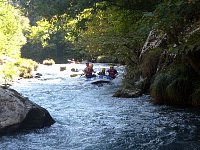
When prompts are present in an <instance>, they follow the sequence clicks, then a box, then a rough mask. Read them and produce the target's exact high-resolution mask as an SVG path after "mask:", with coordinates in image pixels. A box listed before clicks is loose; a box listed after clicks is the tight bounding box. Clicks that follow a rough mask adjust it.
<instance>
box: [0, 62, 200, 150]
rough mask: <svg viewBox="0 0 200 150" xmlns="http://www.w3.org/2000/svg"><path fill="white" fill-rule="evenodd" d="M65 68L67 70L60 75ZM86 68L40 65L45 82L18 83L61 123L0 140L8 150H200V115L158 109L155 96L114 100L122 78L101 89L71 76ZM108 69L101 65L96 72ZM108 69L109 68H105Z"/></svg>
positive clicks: (0, 143) (165, 107)
mask: <svg viewBox="0 0 200 150" xmlns="http://www.w3.org/2000/svg"><path fill="white" fill-rule="evenodd" d="M60 66H67V70H66V71H63V72H60V70H59V68H60ZM73 67H75V68H78V69H80V70H81V69H83V68H84V65H54V66H40V68H39V70H38V72H40V73H42V74H43V76H42V78H40V79H28V80H22V81H20V82H19V83H16V84H14V86H13V87H12V88H14V89H16V90H17V91H18V92H20V93H22V95H24V96H26V97H29V99H30V100H32V101H34V102H36V103H37V104H39V105H41V106H42V107H44V108H46V109H47V110H48V111H49V112H50V114H51V116H52V117H53V118H54V119H55V120H56V123H55V124H54V125H52V126H51V127H49V128H44V129H38V130H34V131H26V132H22V133H18V134H15V135H9V136H8V135H7V136H2V137H0V149H5V150H7V149H8V150H27V149H30V150H40V149H41V150H142V149H149V150H150V149H153V150H154V149H161V150H162V149H178V150H179V149H180V150H181V149H192V150H194V149H200V116H199V111H197V110H191V109H184V108H173V107H168V106H158V105H154V104H153V103H152V102H151V101H150V98H149V96H143V97H140V98H132V99H125V98H114V97H112V95H113V93H114V92H115V91H116V90H117V88H118V87H119V86H120V84H121V76H122V75H121V74H122V72H123V67H118V68H117V69H118V71H119V74H120V75H119V77H118V78H117V79H116V80H115V81H113V82H112V83H111V84H104V85H101V86H97V85H92V84H90V83H89V82H85V81H84V80H83V79H82V78H80V76H77V77H73V78H72V77H70V74H71V72H70V69H71V68H73ZM102 67H103V66H102V65H100V64H95V70H100V69H101V68H102ZM104 67H107V66H104Z"/></svg>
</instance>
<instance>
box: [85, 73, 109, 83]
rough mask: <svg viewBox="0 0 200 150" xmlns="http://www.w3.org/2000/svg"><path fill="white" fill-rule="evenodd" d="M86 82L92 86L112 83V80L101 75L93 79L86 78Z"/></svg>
mask: <svg viewBox="0 0 200 150" xmlns="http://www.w3.org/2000/svg"><path fill="white" fill-rule="evenodd" d="M85 81H86V82H89V83H91V84H101V83H110V82H111V81H112V79H111V78H110V77H109V76H101V75H100V76H96V77H92V78H86V79H85Z"/></svg>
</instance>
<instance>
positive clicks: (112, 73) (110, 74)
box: [108, 69, 117, 78]
mask: <svg viewBox="0 0 200 150" xmlns="http://www.w3.org/2000/svg"><path fill="white" fill-rule="evenodd" d="M108 73H109V76H110V77H111V78H115V74H116V73H117V71H116V70H115V69H109V70H108Z"/></svg>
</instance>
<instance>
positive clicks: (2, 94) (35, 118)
mask: <svg viewBox="0 0 200 150" xmlns="http://www.w3.org/2000/svg"><path fill="white" fill-rule="evenodd" d="M54 123H55V121H54V119H53V118H52V117H51V116H50V114H49V112H48V111H47V110H46V109H44V108H42V107H40V106H39V105H37V104H35V103H33V102H31V101H30V100H29V99H28V98H25V97H23V96H22V95H21V94H19V93H18V92H17V91H15V90H12V89H3V88H0V134H4V133H12V132H16V131H21V130H24V129H26V130H30V129H38V128H43V127H46V126H51V125H52V124H54Z"/></svg>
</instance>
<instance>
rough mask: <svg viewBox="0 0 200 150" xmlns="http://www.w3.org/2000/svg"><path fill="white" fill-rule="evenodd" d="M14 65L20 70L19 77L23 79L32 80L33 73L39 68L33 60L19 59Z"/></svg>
mask: <svg viewBox="0 0 200 150" xmlns="http://www.w3.org/2000/svg"><path fill="white" fill-rule="evenodd" d="M14 65H15V66H17V68H18V76H19V77H23V78H32V77H33V76H32V72H33V71H36V70H37V68H38V63H37V62H35V61H33V60H31V59H22V58H21V59H18V61H17V62H15V64H14Z"/></svg>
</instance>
